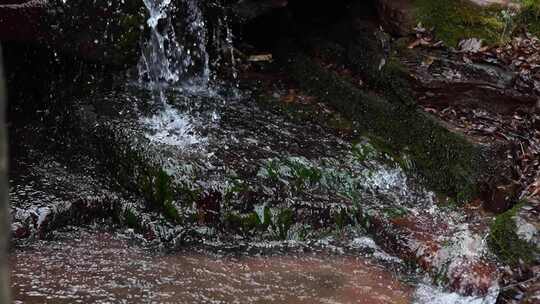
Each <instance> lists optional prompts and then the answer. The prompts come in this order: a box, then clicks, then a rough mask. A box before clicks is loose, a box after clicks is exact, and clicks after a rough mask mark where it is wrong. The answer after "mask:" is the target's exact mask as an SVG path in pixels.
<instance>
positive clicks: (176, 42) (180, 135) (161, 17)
mask: <svg viewBox="0 0 540 304" xmlns="http://www.w3.org/2000/svg"><path fill="white" fill-rule="evenodd" d="M143 2H144V5H145V7H146V9H147V10H148V20H147V22H146V23H147V26H148V29H149V34H148V35H149V37H148V38H147V40H146V41H144V42H143V43H142V51H141V58H140V61H139V65H138V69H139V82H140V83H141V84H142V85H143V86H144V87H146V88H148V89H150V90H151V91H152V92H153V94H154V97H155V98H154V99H155V100H157V103H158V104H157V105H158V106H159V107H160V109H159V110H158V111H159V112H158V113H157V114H155V115H153V116H151V117H143V118H142V123H143V125H145V126H146V127H147V128H148V132H147V134H146V137H147V138H148V139H150V140H151V141H154V142H157V143H160V144H167V145H176V146H190V145H193V144H197V143H200V142H201V139H200V138H198V137H197V136H196V135H194V133H195V132H194V131H193V122H192V121H191V119H190V118H189V117H188V115H187V114H185V113H181V112H180V111H178V110H177V109H175V108H174V107H173V106H172V105H171V102H170V101H169V100H167V97H166V90H168V89H170V88H173V89H179V90H188V91H196V92H199V91H208V90H210V88H209V83H210V66H209V61H210V60H209V55H208V52H207V49H206V48H207V46H206V45H207V42H208V41H207V29H206V21H205V19H204V16H203V12H202V10H201V7H200V3H199V1H198V0H181V1H176V2H172V0H143ZM175 3H176V4H177V5H175ZM173 15H175V17H177V20H174V19H173ZM173 20H174V21H173ZM177 22H180V24H177Z"/></svg>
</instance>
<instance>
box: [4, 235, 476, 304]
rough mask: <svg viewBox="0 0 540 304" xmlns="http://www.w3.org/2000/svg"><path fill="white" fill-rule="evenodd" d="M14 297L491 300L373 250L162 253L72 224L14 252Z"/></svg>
mask: <svg viewBox="0 0 540 304" xmlns="http://www.w3.org/2000/svg"><path fill="white" fill-rule="evenodd" d="M11 265H12V275H11V278H12V285H13V297H14V303H16V304H22V303H28V304H37V303H40V304H41V303H43V304H44V303H58V304H62V303H364V304H379V303H395V304H401V303H426V304H427V303H464V304H465V303H484V302H482V300H480V299H474V298H466V297H460V296H458V295H457V294H451V293H444V292H441V291H439V290H438V289H436V288H433V287H430V286H429V285H426V284H418V282H416V283H413V281H411V280H410V278H409V279H408V280H404V278H403V277H402V276H400V275H398V274H396V273H393V272H391V271H389V270H388V269H387V268H386V267H385V266H383V265H381V264H380V263H377V262H376V261H375V260H374V259H372V258H370V257H368V256H352V255H346V254H343V255H336V254H331V253H323V252H306V253H302V254H297V253H295V254H277V255H256V256H244V255H240V256H238V255H236V256H233V255H223V254H216V253H210V252H205V251H198V250H192V251H190V250H188V251H185V252H181V253H175V254H166V253H156V252H155V251H151V250H148V249H145V248H142V247H141V246H139V245H137V244H133V242H131V241H130V240H129V237H127V236H126V234H122V233H118V232H109V231H103V230H100V229H97V231H96V230H95V229H92V230H91V229H84V228H69V229H64V231H62V232H58V233H56V234H55V236H54V238H53V239H52V240H49V241H39V242H36V243H32V244H31V245H30V246H24V247H20V248H17V249H16V250H15V251H14V253H12V256H11Z"/></svg>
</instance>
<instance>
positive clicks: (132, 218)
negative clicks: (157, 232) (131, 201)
mask: <svg viewBox="0 0 540 304" xmlns="http://www.w3.org/2000/svg"><path fill="white" fill-rule="evenodd" d="M124 222H125V224H126V226H128V227H129V228H133V229H140V224H139V220H138V219H137V216H136V215H135V213H133V212H132V211H131V210H129V209H127V210H126V211H125V212H124Z"/></svg>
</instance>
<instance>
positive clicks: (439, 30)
mask: <svg viewBox="0 0 540 304" xmlns="http://www.w3.org/2000/svg"><path fill="white" fill-rule="evenodd" d="M413 3H414V4H413V5H414V8H415V16H416V18H417V19H418V21H420V22H422V24H423V25H424V26H425V27H427V28H434V29H435V33H436V35H437V37H438V38H439V39H441V40H443V41H444V42H446V43H447V45H449V46H457V44H458V42H459V41H460V40H461V39H464V38H473V37H474V38H480V39H484V40H485V41H486V42H488V43H494V42H499V41H500V38H501V33H503V32H504V31H505V27H506V24H505V22H506V21H505V20H504V18H503V15H502V14H501V8H500V7H497V6H493V7H489V8H481V7H479V6H476V5H474V4H471V3H470V2H469V1H467V0H438V1H432V0H414V2H413ZM509 33H510V31H508V32H507V34H509Z"/></svg>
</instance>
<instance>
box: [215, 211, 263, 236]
mask: <svg viewBox="0 0 540 304" xmlns="http://www.w3.org/2000/svg"><path fill="white" fill-rule="evenodd" d="M224 221H225V224H226V225H227V226H228V227H229V228H232V229H237V230H241V231H242V232H244V233H248V232H253V231H264V230H266V229H267V228H268V226H269V223H262V222H261V220H260V219H259V216H258V215H257V213H255V212H251V213H248V214H236V213H228V214H227V215H226V216H225V219H224Z"/></svg>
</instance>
